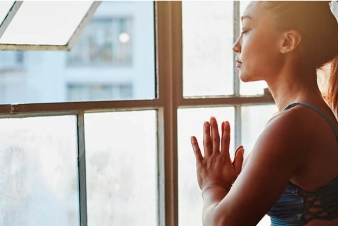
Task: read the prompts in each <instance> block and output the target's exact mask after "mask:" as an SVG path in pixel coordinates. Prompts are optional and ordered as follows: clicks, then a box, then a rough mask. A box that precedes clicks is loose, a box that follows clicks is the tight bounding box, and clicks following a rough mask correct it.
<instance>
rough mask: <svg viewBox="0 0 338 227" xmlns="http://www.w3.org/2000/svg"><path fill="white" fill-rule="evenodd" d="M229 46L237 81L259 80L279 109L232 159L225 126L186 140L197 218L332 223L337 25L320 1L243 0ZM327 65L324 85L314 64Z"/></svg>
mask: <svg viewBox="0 0 338 227" xmlns="http://www.w3.org/2000/svg"><path fill="white" fill-rule="evenodd" d="M241 19H242V24H243V26H242V33H241V35H240V37H239V38H238V40H237V41H236V42H235V43H234V45H233V50H234V51H235V52H236V53H237V57H236V62H237V64H236V65H237V68H238V70H239V76H240V79H241V80H242V81H244V82H250V81H258V80H264V81H266V83H267V84H268V87H269V90H270V91H271V94H272V96H273V98H274V100H275V103H276V105H277V107H278V110H279V112H278V114H276V115H274V116H273V117H272V118H271V119H270V120H269V122H267V124H266V126H265V128H264V130H263V132H262V133H261V134H260V136H259V138H258V140H257V141H256V143H255V146H254V147H253V149H252V151H251V152H250V155H248V156H247V158H246V159H245V160H243V157H244V156H243V153H244V148H243V146H239V147H238V148H237V149H236V151H235V158H234V160H231V159H230V155H229V142H230V125H229V122H227V121H225V122H222V127H221V128H222V130H221V132H220V133H219V132H218V125H217V121H216V119H215V118H214V117H212V118H211V119H210V121H207V122H205V123H204V125H203V145H202V146H201V147H200V146H199V144H198V142H197V139H196V137H194V136H193V137H191V143H192V147H193V150H194V154H195V158H196V167H197V178H198V183H199V186H200V188H201V190H202V196H203V203H204V204H203V215H202V220H203V224H204V225H256V224H257V223H258V222H259V221H260V220H261V218H262V217H263V216H264V215H265V214H268V215H269V216H270V217H271V224H272V225H338V122H337V118H336V117H337V116H338V24H337V20H336V18H335V17H334V15H333V14H332V12H331V10H330V3H329V2H327V1H325V2H324V1H321V2H320V1H317V2H316V1H297V2H292V1H289V2H280V1H276V2H250V4H249V5H248V6H247V8H246V10H245V11H244V13H243V15H242V17H241ZM324 66H325V67H329V69H330V77H329V78H328V83H329V84H328V86H327V92H326V93H325V94H322V93H321V92H320V90H319V88H318V84H317V70H318V69H320V68H322V67H324ZM202 151H203V153H204V155H202Z"/></svg>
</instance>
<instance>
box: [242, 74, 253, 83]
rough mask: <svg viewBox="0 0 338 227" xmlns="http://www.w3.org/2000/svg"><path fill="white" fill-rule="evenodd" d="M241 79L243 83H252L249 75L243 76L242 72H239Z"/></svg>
mask: <svg viewBox="0 0 338 227" xmlns="http://www.w3.org/2000/svg"><path fill="white" fill-rule="evenodd" d="M239 79H240V80H241V81H243V82H250V81H252V80H251V79H250V77H249V76H248V75H245V74H242V73H241V72H239Z"/></svg>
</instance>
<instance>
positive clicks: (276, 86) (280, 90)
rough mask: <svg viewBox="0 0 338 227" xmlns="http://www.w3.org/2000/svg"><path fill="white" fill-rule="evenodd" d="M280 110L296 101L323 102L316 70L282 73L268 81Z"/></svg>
mask: <svg viewBox="0 0 338 227" xmlns="http://www.w3.org/2000/svg"><path fill="white" fill-rule="evenodd" d="M266 82H267V84H268V86H269V89H270V91H271V94H272V96H273V98H274V100H275V102H276V105H277V107H278V110H279V112H281V111H283V109H284V108H285V107H286V106H287V105H288V104H290V103H294V102H312V103H317V102H322V101H323V98H322V94H321V92H320V90H319V88H318V85H317V75H316V71H315V70H314V71H312V72H307V73H304V71H303V72H302V73H296V72H294V73H289V72H288V73H280V74H279V75H277V77H275V78H274V79H273V80H271V81H266Z"/></svg>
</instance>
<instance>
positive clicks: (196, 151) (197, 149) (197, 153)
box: [191, 136, 203, 162]
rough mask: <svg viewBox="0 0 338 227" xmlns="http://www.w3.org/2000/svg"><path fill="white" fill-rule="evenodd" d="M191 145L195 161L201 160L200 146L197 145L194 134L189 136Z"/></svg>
mask: <svg viewBox="0 0 338 227" xmlns="http://www.w3.org/2000/svg"><path fill="white" fill-rule="evenodd" d="M191 145H192V149H193V150H194V154H195V158H196V162H201V161H202V159H203V156H202V153H201V149H200V146H199V145H198V141H197V139H196V137H195V136H192V137H191Z"/></svg>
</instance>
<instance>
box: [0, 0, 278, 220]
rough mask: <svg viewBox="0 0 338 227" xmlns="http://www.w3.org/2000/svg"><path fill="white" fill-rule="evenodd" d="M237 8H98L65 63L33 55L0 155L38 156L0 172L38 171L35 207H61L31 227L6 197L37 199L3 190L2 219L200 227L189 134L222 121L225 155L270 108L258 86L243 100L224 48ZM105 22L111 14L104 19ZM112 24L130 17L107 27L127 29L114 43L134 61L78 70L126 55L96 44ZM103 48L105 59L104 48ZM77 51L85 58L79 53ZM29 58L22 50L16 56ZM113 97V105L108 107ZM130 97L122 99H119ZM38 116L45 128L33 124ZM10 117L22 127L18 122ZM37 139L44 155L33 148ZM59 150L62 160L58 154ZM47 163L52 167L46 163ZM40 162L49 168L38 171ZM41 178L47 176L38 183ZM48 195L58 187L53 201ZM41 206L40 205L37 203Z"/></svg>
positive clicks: (11, 107) (7, 116) (60, 57)
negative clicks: (227, 140)
mask: <svg viewBox="0 0 338 227" xmlns="http://www.w3.org/2000/svg"><path fill="white" fill-rule="evenodd" d="M240 7H241V4H240V2H237V1H236V2H212V3H210V4H209V2H208V3H205V2H204V3H203V2H170V1H164V2H161V1H159V2H129V1H113V2H103V3H102V4H101V5H100V7H99V8H98V9H97V11H96V12H95V15H96V14H97V15H96V16H95V15H94V16H93V18H94V19H93V21H95V20H96V19H98V21H99V20H101V22H100V23H101V24H100V25H98V24H99V23H98V21H95V22H93V23H91V24H90V25H88V27H87V29H86V30H88V31H84V33H83V35H84V37H85V38H83V39H81V38H79V40H78V41H79V42H78V43H77V44H75V46H74V49H73V50H72V51H74V55H72V54H73V53H72V51H71V52H70V53H68V54H70V55H71V56H72V57H70V56H69V57H67V55H66V54H67V53H64V52H57V53H55V52H53V53H51V52H50V51H41V52H39V53H40V55H36V56H35V58H28V59H29V60H30V63H26V61H25V64H26V67H27V65H29V64H31V66H32V67H31V68H30V69H29V70H30V74H29V75H30V76H31V78H33V79H34V80H33V79H32V80H24V81H25V83H23V84H28V85H29V86H27V87H25V89H22V91H23V92H26V91H25V90H29V91H30V93H25V94H27V95H22V96H23V97H25V100H26V101H25V102H24V103H23V104H14V103H13V101H11V102H10V103H9V104H8V105H6V104H2V105H0V113H1V115H0V116H1V117H2V118H3V119H1V121H0V129H1V130H0V133H2V135H3V136H2V137H0V138H2V140H3V141H4V143H0V145H1V144H4V146H9V147H5V148H6V149H3V150H2V152H3V153H1V152H0V155H3V156H4V157H5V156H6V157H7V156H8V157H10V156H11V155H13V157H17V156H15V154H14V152H15V151H16V150H20V152H21V153H23V154H22V155H21V156H22V157H31V156H32V157H40V156H42V157H41V158H40V159H39V162H34V161H30V160H29V159H23V160H27V161H26V162H28V164H27V166H25V169H23V167H21V166H18V165H17V162H15V158H12V159H10V162H6V163H5V164H8V166H10V167H8V170H7V172H4V173H2V174H3V175H5V176H6V177H8V176H12V175H14V176H15V177H17V178H19V177H20V176H26V175H24V173H25V174H27V175H29V174H31V173H35V174H41V175H43V176H41V178H42V179H45V178H46V179H47V180H46V181H47V183H48V185H51V186H50V187H48V190H47V189H45V188H40V190H41V191H42V192H44V193H46V194H48V196H45V197H39V198H38V199H37V200H39V199H40V200H39V201H40V202H41V201H48V202H49V203H50V204H51V205H50V207H52V206H53V205H55V204H58V202H60V203H61V204H62V206H58V207H61V208H60V209H61V211H59V212H58V213H55V216H53V217H52V218H53V221H52V220H51V221H49V222H48V223H47V224H46V223H45V222H44V223H39V222H38V220H41V219H39V218H40V216H38V214H36V216H32V218H31V219H29V220H28V219H27V217H26V216H25V217H23V216H20V215H17V216H15V215H14V214H22V213H23V212H24V211H26V210H28V209H29V208H30V207H29V206H26V205H25V206H24V208H25V209H24V208H22V207H23V205H20V206H19V205H18V204H17V203H16V201H22V204H29V203H30V202H31V201H36V198H35V197H32V198H31V197H29V196H28V197H27V198H26V197H25V198H20V199H21V200H16V197H15V196H16V195H17V194H18V193H17V191H15V190H14V191H11V190H9V189H8V193H7V194H6V195H7V197H8V198H14V199H12V200H7V204H4V205H3V206H2V207H0V214H4V215H5V216H1V215H0V224H3V225H4V224H15V225H19V224H26V225H28V224H35V225H39V224H45V225H51V224H58V225H64V224H67V225H73V224H74V225H78V224H81V225H201V211H202V206H201V205H202V203H201V202H202V199H201V195H200V191H199V188H198V185H197V181H196V175H195V166H194V165H195V160H194V156H193V152H192V149H191V146H190V140H189V137H190V135H196V136H197V137H199V138H201V136H202V130H201V129H202V123H203V121H204V120H207V119H208V118H209V117H210V115H215V116H216V117H217V118H218V119H219V120H229V121H230V122H231V123H232V129H233V130H232V133H233V136H232V138H233V139H232V145H231V146H232V148H234V147H236V146H238V145H239V144H243V145H244V147H246V150H247V151H248V150H250V149H251V148H252V146H253V142H254V140H255V139H256V138H257V136H258V134H259V132H260V131H261V130H262V127H263V126H264V123H265V122H266V121H267V119H268V118H269V117H270V116H272V114H273V113H274V112H275V111H276V108H275V106H274V105H273V104H274V103H273V99H272V97H271V96H270V95H269V94H268V93H266V92H264V91H262V89H263V88H264V86H261V87H259V88H257V87H256V85H255V84H252V86H253V88H252V89H253V90H254V92H249V93H250V94H247V93H246V92H247V90H246V89H244V90H245V91H243V90H241V83H240V81H239V78H238V72H237V69H236V68H235V63H234V61H233V59H234V57H235V54H234V53H232V50H231V46H232V43H233V42H234V40H235V39H236V38H237V37H238V35H239V29H240V24H239V21H240V20H239V17H240ZM112 14H114V17H112ZM122 14H123V15H122ZM98 15H101V16H100V17H99V16H98ZM125 15H127V17H125ZM109 16H110V17H112V18H113V19H107V18H109ZM114 18H118V19H116V20H118V21H120V22H121V18H129V19H126V20H127V21H128V20H130V21H129V22H125V24H123V23H124V22H123V23H122V25H121V23H120V22H119V23H120V24H119V25H116V26H117V27H119V26H120V31H123V32H126V33H127V32H128V31H129V30H128V29H131V28H130V27H132V33H130V34H131V35H130V39H129V40H128V38H127V37H128V36H126V35H122V37H120V34H119V36H118V37H117V36H115V39H117V38H118V39H119V38H121V39H122V40H124V41H126V40H128V42H127V43H129V42H130V44H128V45H131V44H132V45H131V46H129V47H128V48H131V47H132V49H133V51H132V52H131V53H132V54H131V56H130V59H132V63H133V64H132V66H131V67H129V68H127V69H126V68H124V67H115V66H112V67H108V68H107V67H96V66H94V67H88V66H86V65H85V64H87V63H89V62H90V57H91V56H93V57H92V59H94V63H95V64H97V63H99V61H103V59H104V60H105V59H108V60H109V59H111V62H109V64H113V63H112V62H113V61H114V59H116V55H114V54H115V53H119V54H121V53H127V52H123V51H124V50H125V49H123V48H124V47H123V48H122V47H121V49H114V42H113V41H111V42H110V41H109V42H110V44H109V42H105V38H104V37H106V34H108V33H109V32H110V31H111V32H112V33H113V30H114V29H113V28H114V26H115V25H114V26H113V24H114V23H115V22H112V21H114ZM196 18H197V19H196ZM196 20H198V23H196ZM129 23H130V24H131V23H132V26H131V25H130V24H129ZM90 26H92V27H90ZM93 26H94V27H93ZM95 26H96V27H95ZM105 26H106V27H105ZM129 26H130V27H129ZM117 27H115V28H117ZM89 28H92V30H90V29H89ZM220 28H222V29H220ZM94 31H95V32H94ZM90 32H94V33H95V34H96V33H98V35H95V34H91V33H90ZM107 36H108V37H112V36H110V35H107ZM89 37H94V38H89ZM98 37H100V38H98ZM81 40H82V41H84V40H87V41H88V40H92V42H93V43H95V42H96V43H95V45H97V48H96V50H95V51H96V52H95V51H94V52H90V50H89V49H88V46H87V47H86V46H84V47H83V48H78V49H76V48H77V47H76V45H79V46H81V45H84V44H83V43H81ZM98 40H99V41H98ZM131 41H132V43H131ZM211 42H212V43H211ZM106 43H108V44H107V48H106V49H107V50H109V51H108V52H104V51H106V49H105V48H102V45H105V44H106ZM109 45H111V48H110V46H109ZM128 48H126V50H127V49H128ZM122 49H123V51H122ZM81 50H83V51H84V53H85V54H83V55H82V54H79V51H81ZM76 51H78V52H76ZM114 51H116V52H114ZM33 53H34V54H36V53H35V52H25V57H26V55H27V54H33ZM75 53H76V54H75ZM92 53H94V54H92ZM122 55H123V54H122ZM75 56H76V57H75ZM84 56H87V59H86V60H83V59H85V58H84ZM103 56H104V57H103ZM114 56H115V57H114ZM123 56H125V55H123ZM126 56H127V55H126ZM51 59H52V60H51ZM66 59H69V61H74V62H77V63H76V65H78V64H79V65H78V67H64V66H65V64H66V62H67V61H66ZM70 59H72V60H70ZM74 59H76V60H74ZM121 59H127V58H124V57H121ZM44 62H48V63H46V64H44ZM80 62H81V64H82V65H81V64H80ZM91 63H93V62H91ZM94 63H93V64H94ZM223 63H224V64H223ZM95 64H94V65H95ZM100 64H101V63H100ZM69 65H71V64H70V62H69ZM74 65H75V63H74ZM33 66H34V67H33ZM197 69H198V70H197ZM38 72H39V74H38ZM0 76H1V75H0ZM6 76H8V75H6ZM155 78H156V80H155ZM0 80H1V79H0ZM114 81H115V82H114ZM213 86H215V89H212V88H213ZM248 87H249V84H248ZM41 90H44V92H46V93H42V92H41ZM256 90H259V92H258V93H257V92H256ZM19 92H21V91H18V93H19ZM27 92H28V91H27ZM115 92H116V93H115ZM0 94H1V91H0ZM28 94H29V95H30V99H28ZM46 94H48V95H46ZM115 94H118V95H117V96H119V98H117V99H116V100H112V99H114V97H117V96H115ZM129 95H131V96H132V99H128V100H124V97H127V96H129ZM27 100H28V101H27ZM67 100H74V101H75V102H67ZM94 100H98V101H94ZM262 112H264V115H263V114H261V113H262ZM31 118H33V119H34V120H35V121H30V120H31ZM45 118H47V119H49V120H50V121H51V123H47V121H46V120H42V119H45ZM253 119H254V120H253ZM14 120H20V121H19V122H20V123H22V122H24V121H29V122H30V124H28V125H26V126H25V127H24V126H22V125H21V124H18V125H19V126H20V127H19V126H17V125H15V121H14ZM48 122H49V121H48ZM36 125H39V126H38V127H36ZM41 127H42V128H41ZM47 129H48V130H47ZM45 131H48V133H44V132H45ZM23 136H24V138H25V140H22V141H21V140H20V139H21V138H22V137H23ZM40 138H43V148H45V149H44V150H43V151H45V152H43V151H42V150H40V149H35V148H38V147H39V146H38V147H37V144H39V139H40ZM16 140H20V142H21V143H17V142H15V141H16ZM12 141H14V142H13V143H12V144H10V142H12ZM7 144H8V145H7ZM13 144H14V145H16V146H20V147H19V148H17V147H15V146H14V145H13ZM76 145H77V146H76ZM74 146H75V147H74ZM13 150H14V152H13ZM74 150H75V155H74ZM65 151H66V152H67V154H68V153H71V154H70V155H69V156H67V157H64V153H65ZM32 152H36V153H37V155H35V156H33V155H32ZM47 154H48V155H50V154H52V155H53V156H51V157H50V156H48V155H47ZM21 156H20V158H22V157H21ZM53 158H55V163H52V164H51V165H49V161H48V160H51V159H53ZM60 159H61V160H63V159H65V162H60V161H59V160H60ZM32 163H33V164H32ZM35 163H38V164H37V165H34V164H35ZM74 163H75V164H74ZM74 165H75V166H74ZM41 166H43V168H44V170H46V169H47V170H48V171H49V172H46V171H42V170H41V169H39V168H41ZM64 166H66V169H65V168H62V167H64ZM26 169H29V170H30V171H31V172H27V171H25V170H26ZM74 170H76V171H77V175H76V174H75V175H74ZM10 173H11V174H12V175H10ZM47 173H50V174H51V175H52V176H56V178H54V179H53V180H51V179H48V178H49V177H50V175H48V174H47ZM29 176H31V175H29ZM142 177H144V180H140V179H141V178H142ZM0 179H5V178H4V177H0ZM27 179H31V178H27ZM47 183H46V184H47ZM21 184H22V187H20V188H23V189H25V190H26V191H28V189H27V188H30V187H31V185H32V183H31V182H30V181H22V182H21ZM131 185H132V186H131ZM14 186H15V185H14V183H13V184H12V185H11V187H14ZM2 188H3V187H1V190H2ZM55 188H56V189H59V188H62V190H61V192H62V193H63V194H61V193H60V192H59V191H60V190H55ZM34 189H35V188H33V189H31V191H34ZM17 190H19V189H17ZM76 193H78V194H76ZM60 194H61V195H60ZM11 196H12V197H11ZM75 197H76V199H75ZM34 199H35V200H34ZM0 201H3V200H0ZM74 204H76V205H77V206H75V205H74ZM43 208H44V206H43V203H39V204H37V205H36V207H35V209H36V210H42V209H43ZM135 208H137V209H135ZM9 209H12V210H14V211H11V212H12V213H11V215H7V213H5V211H6V212H7V211H8V210H9ZM140 212H141V213H140ZM13 213H14V214H13ZM53 215H54V214H53ZM14 216H15V217H16V218H13V217H14ZM59 217H61V218H59ZM74 217H77V218H78V219H76V220H75V219H74ZM198 217H200V218H198ZM1 218H2V219H1ZM6 220H10V221H6ZM55 220H56V221H55ZM54 221H55V222H54Z"/></svg>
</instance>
